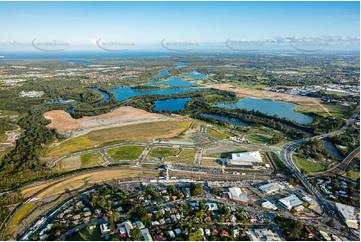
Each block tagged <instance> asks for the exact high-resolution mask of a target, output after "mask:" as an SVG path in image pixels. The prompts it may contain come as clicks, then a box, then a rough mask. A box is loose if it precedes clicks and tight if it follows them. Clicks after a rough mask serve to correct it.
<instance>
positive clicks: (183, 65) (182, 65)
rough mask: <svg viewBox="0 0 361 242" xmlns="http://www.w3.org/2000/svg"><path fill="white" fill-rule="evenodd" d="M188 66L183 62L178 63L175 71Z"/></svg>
mask: <svg viewBox="0 0 361 242" xmlns="http://www.w3.org/2000/svg"><path fill="white" fill-rule="evenodd" d="M186 66H188V63H187V62H183V61H181V62H178V63H177V66H176V67H175V69H179V68H182V67H186Z"/></svg>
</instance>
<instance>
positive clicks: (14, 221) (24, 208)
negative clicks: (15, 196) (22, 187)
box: [6, 202, 35, 231]
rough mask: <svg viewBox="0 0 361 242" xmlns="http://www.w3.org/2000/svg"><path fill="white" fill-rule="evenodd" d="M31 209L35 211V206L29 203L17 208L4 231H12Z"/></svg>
mask: <svg viewBox="0 0 361 242" xmlns="http://www.w3.org/2000/svg"><path fill="white" fill-rule="evenodd" d="M33 209H35V205H34V204H33V203H31V202H28V203H26V204H25V205H23V206H22V207H21V208H19V210H18V211H17V212H16V213H15V214H14V215H13V217H12V219H11V221H10V222H9V225H8V227H7V228H6V230H7V231H10V230H11V229H14V228H15V227H16V226H17V225H18V224H19V223H20V222H21V220H23V219H24V218H25V217H26V215H28V214H29V213H30V212H31V211H32V210H33Z"/></svg>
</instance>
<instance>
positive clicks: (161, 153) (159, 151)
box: [148, 147, 180, 160]
mask: <svg viewBox="0 0 361 242" xmlns="http://www.w3.org/2000/svg"><path fill="white" fill-rule="evenodd" d="M179 153H180V149H173V148H166V147H157V148H153V149H152V150H151V151H150V152H149V154H148V155H149V156H150V157H153V158H158V159H159V160H162V159H164V158H165V157H170V156H176V155H178V154H179Z"/></svg>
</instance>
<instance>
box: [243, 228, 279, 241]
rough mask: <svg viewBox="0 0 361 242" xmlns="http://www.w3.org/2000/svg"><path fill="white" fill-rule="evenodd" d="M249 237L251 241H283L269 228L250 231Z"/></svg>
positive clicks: (248, 232)
mask: <svg viewBox="0 0 361 242" xmlns="http://www.w3.org/2000/svg"><path fill="white" fill-rule="evenodd" d="M247 236H248V238H249V240H250V241H281V239H280V237H278V235H277V234H275V233H273V231H272V230H269V229H267V228H262V229H250V230H249V231H247Z"/></svg>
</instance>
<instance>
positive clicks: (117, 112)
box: [44, 106, 170, 137]
mask: <svg viewBox="0 0 361 242" xmlns="http://www.w3.org/2000/svg"><path fill="white" fill-rule="evenodd" d="M44 117H45V118H46V119H49V120H51V123H50V124H49V125H48V127H49V128H54V129H56V130H58V131H61V132H64V133H67V134H70V135H71V136H72V137H73V136H79V135H81V134H86V133H88V132H90V131H92V130H98V129H105V128H111V127H119V126H124V125H130V124H136V123H144V122H154V121H165V120H169V119H170V118H169V117H167V116H165V115H161V114H156V113H149V112H146V111H144V110H141V109H137V108H133V107H129V106H125V107H120V108H117V109H114V110H113V111H111V112H109V113H106V114H101V115H97V116H91V117H84V118H80V119H74V118H73V117H71V115H70V114H69V113H67V112H65V111H64V110H53V111H50V112H46V113H44Z"/></svg>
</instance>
